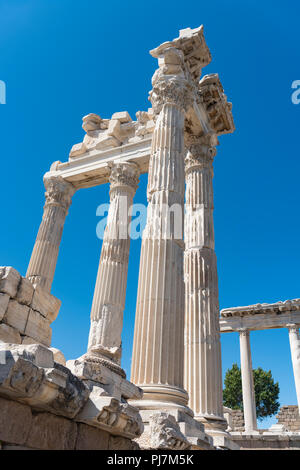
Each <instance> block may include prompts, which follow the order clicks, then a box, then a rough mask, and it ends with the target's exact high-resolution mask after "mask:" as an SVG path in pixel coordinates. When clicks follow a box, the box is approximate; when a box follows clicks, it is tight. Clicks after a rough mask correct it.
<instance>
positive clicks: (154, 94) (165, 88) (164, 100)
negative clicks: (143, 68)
mask: <svg viewBox="0 0 300 470" xmlns="http://www.w3.org/2000/svg"><path fill="white" fill-rule="evenodd" d="M158 64H159V68H158V69H157V70H156V72H155V73H154V75H153V77H152V86H153V88H152V91H151V92H150V96H149V99H150V101H151V103H152V108H153V111H154V113H155V114H159V113H160V111H161V109H162V107H163V105H164V104H172V105H176V106H178V107H179V108H180V109H182V110H187V109H188V108H189V107H190V106H191V105H192V103H193V100H194V99H195V97H196V87H195V83H194V82H193V80H192V79H191V77H190V74H189V72H188V71H187V69H186V66H185V63H184V58H183V53H182V51H180V50H179V49H175V48H174V47H168V48H166V49H164V50H163V51H161V53H160V55H159V56H158Z"/></svg>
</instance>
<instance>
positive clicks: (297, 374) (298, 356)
mask: <svg viewBox="0 0 300 470" xmlns="http://www.w3.org/2000/svg"><path fill="white" fill-rule="evenodd" d="M287 327H288V330H289V339H290V347H291V356H292V363H293V371H294V380H295V387H296V394H297V402H298V408H299V413H300V336H299V325H295V324H291V325H287Z"/></svg>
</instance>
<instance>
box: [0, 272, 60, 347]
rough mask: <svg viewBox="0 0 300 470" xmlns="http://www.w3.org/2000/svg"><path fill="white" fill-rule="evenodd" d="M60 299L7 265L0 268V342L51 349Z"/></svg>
mask: <svg viewBox="0 0 300 470" xmlns="http://www.w3.org/2000/svg"><path fill="white" fill-rule="evenodd" d="M60 306H61V302H60V300H58V299H57V298H56V297H54V296H53V295H51V294H49V293H48V292H46V291H45V290H44V289H43V288H42V287H40V286H38V285H35V284H32V283H31V282H30V281H29V280H28V279H26V278H24V277H22V276H21V275H20V274H19V273H18V271H16V270H15V269H14V268H12V267H10V266H0V341H4V342H6V343H14V344H35V343H40V344H43V345H45V346H50V344H51V336H52V329H51V327H50V324H51V323H52V322H53V321H54V320H55V319H56V317H57V315H58V312H59V309H60Z"/></svg>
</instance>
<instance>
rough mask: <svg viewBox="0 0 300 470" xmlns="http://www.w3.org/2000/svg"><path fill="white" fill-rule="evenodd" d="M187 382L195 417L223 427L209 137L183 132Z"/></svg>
mask: <svg viewBox="0 0 300 470" xmlns="http://www.w3.org/2000/svg"><path fill="white" fill-rule="evenodd" d="M186 143H187V147H188V149H189V150H188V152H187V155H186V213H185V253H184V273H185V315H186V316H185V368H184V369H185V387H186V389H187V391H188V393H189V406H190V407H191V408H192V410H193V411H194V413H195V419H197V420H199V421H202V422H204V423H205V425H206V427H207V428H208V429H209V428H217V429H219V428H221V429H225V428H226V422H225V420H224V417H223V399H222V364H221V344H220V333H219V301H218V275H217V260H216V255H215V251H214V224H213V185H212V178H213V167H212V163H213V158H214V156H215V149H214V147H211V146H210V137H208V138H206V139H205V138H203V139H202V140H201V141H199V139H198V142H197V140H196V139H195V138H193V136H189V135H187V136H186Z"/></svg>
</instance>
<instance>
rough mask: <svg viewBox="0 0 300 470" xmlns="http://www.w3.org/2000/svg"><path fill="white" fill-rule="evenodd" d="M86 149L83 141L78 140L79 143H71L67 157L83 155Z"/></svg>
mask: <svg viewBox="0 0 300 470" xmlns="http://www.w3.org/2000/svg"><path fill="white" fill-rule="evenodd" d="M86 151H87V148H86V146H85V144H84V142H80V143H79V144H75V145H73V147H72V148H71V151H70V153H69V157H71V158H75V157H79V156H80V155H83V154H84V153H85V152H86Z"/></svg>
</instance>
